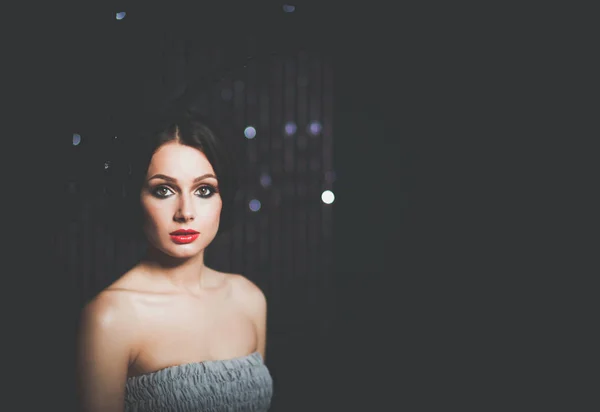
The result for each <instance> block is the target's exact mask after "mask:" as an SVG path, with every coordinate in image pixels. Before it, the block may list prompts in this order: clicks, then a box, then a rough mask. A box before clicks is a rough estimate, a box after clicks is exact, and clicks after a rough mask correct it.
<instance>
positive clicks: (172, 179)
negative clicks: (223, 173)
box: [148, 173, 218, 183]
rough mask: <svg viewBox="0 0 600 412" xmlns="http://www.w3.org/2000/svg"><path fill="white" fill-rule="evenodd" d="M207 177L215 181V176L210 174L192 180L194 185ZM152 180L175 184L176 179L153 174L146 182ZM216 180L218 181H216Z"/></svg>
mask: <svg viewBox="0 0 600 412" xmlns="http://www.w3.org/2000/svg"><path fill="white" fill-rule="evenodd" d="M207 177H212V178H213V179H217V176H215V175H213V174H212V173H206V174H204V175H202V176H198V177H197V178H195V179H194V183H196V182H199V181H201V180H204V179H206V178H207ZM152 179H163V180H166V181H168V182H173V183H176V182H177V179H175V178H173V177H170V176H167V175H163V174H160V173H159V174H155V175H154V176H152V177H151V178H150V179H148V181H150V180H152ZM217 180H218V179H217Z"/></svg>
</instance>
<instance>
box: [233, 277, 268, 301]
mask: <svg viewBox="0 0 600 412" xmlns="http://www.w3.org/2000/svg"><path fill="white" fill-rule="evenodd" d="M228 278H229V282H230V284H231V286H232V292H233V294H234V296H235V297H236V299H239V300H240V301H241V302H243V303H245V304H249V305H251V306H257V307H258V308H259V309H262V308H263V307H265V306H266V297H265V294H264V293H263V291H262V290H261V289H260V288H259V287H258V286H257V285H256V284H255V283H254V282H252V281H251V280H250V279H248V278H247V277H245V276H244V275H241V274H228Z"/></svg>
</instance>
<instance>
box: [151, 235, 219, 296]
mask: <svg viewBox="0 0 600 412" xmlns="http://www.w3.org/2000/svg"><path fill="white" fill-rule="evenodd" d="M140 265H141V266H142V267H143V268H144V271H145V272H147V273H148V274H150V275H151V276H152V277H153V278H155V279H156V280H164V281H166V283H168V284H171V285H172V286H175V287H176V288H177V289H182V290H187V291H196V290H198V289H200V288H202V287H203V286H204V283H206V281H207V279H206V278H207V272H208V271H209V270H210V269H209V268H207V267H206V265H205V264H204V251H202V252H200V253H199V254H198V255H196V256H194V257H191V258H186V259H180V258H174V257H172V256H169V255H167V254H165V253H163V252H162V251H160V250H157V249H155V248H154V247H152V246H149V247H148V249H147V251H146V254H145V256H144V257H143V258H142V260H141V262H140Z"/></svg>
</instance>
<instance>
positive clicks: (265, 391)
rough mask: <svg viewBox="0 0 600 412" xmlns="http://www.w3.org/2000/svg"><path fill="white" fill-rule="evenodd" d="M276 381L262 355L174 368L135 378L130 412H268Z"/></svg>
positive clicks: (129, 390) (128, 394) (129, 389)
mask: <svg viewBox="0 0 600 412" xmlns="http://www.w3.org/2000/svg"><path fill="white" fill-rule="evenodd" d="M272 395H273V380H272V378H271V375H270V373H269V371H268V369H267V367H266V365H265V364H264V362H263V359H262V356H261V355H260V353H259V352H254V353H252V354H250V355H247V356H243V357H239V358H233V359H226V360H214V361H204V362H196V363H187V364H184V365H177V366H170V367H168V368H165V369H161V370H158V371H156V372H152V373H148V374H144V375H140V376H134V377H131V378H129V379H128V380H127V384H126V387H125V411H127V412H166V411H177V412H192V411H193V412H199V411H202V412H263V411H264V412H266V411H267V410H268V409H269V406H270V404H271V398H272Z"/></svg>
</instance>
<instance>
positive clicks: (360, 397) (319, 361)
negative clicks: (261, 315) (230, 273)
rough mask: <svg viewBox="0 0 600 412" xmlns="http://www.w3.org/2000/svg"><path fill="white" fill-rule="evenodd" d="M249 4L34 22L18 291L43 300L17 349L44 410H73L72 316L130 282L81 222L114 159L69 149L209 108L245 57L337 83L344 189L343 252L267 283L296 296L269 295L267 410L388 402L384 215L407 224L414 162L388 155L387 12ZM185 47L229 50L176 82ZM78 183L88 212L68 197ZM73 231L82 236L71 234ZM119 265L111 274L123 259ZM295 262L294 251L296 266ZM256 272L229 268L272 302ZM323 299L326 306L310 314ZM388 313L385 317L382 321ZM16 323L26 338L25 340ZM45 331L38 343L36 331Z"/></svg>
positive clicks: (339, 171)
mask: <svg viewBox="0 0 600 412" xmlns="http://www.w3.org/2000/svg"><path fill="white" fill-rule="evenodd" d="M255 3H256V4H252V3H243V4H237V3H233V2H221V3H219V5H216V6H214V5H205V6H201V7H191V6H190V7H180V8H170V9H168V10H167V9H164V8H163V7H156V8H154V7H151V6H147V7H141V8H138V9H137V10H136V9H128V8H127V7H126V8H124V9H123V10H124V11H126V12H127V16H126V17H125V19H123V20H122V21H117V20H115V18H114V14H115V12H117V11H121V9H120V8H119V7H116V6H115V7H116V8H115V7H113V5H105V6H101V7H100V6H98V7H87V6H86V7H82V6H72V7H65V8H58V9H51V8H49V9H48V10H44V11H42V10H40V9H37V11H36V13H35V16H34V17H35V18H32V19H30V20H29V21H28V23H29V25H27V26H25V27H27V28H29V27H31V30H30V31H27V30H26V31H27V33H26V35H27V36H30V41H31V43H32V44H33V46H32V47H30V49H29V50H30V52H31V54H32V56H31V57H30V59H31V64H30V65H27V67H28V72H27V74H25V73H21V75H24V74H25V76H26V77H28V81H29V83H28V87H27V89H26V90H27V91H28V97H27V98H26V99H24V101H25V102H27V103H28V104H29V105H30V106H36V107H37V109H33V108H32V109H31V112H30V113H26V114H25V116H24V118H25V121H24V122H22V123H20V124H22V125H24V128H25V129H27V135H28V136H29V142H28V143H26V144H25V146H27V145H29V147H30V148H35V149H34V150H33V152H34V153H30V154H29V159H30V162H31V163H32V164H33V166H32V167H31V168H32V172H33V171H34V172H33V173H34V175H35V176H38V177H37V179H40V180H43V182H41V186H38V187H39V188H38V189H37V191H36V192H35V193H32V190H31V188H30V186H27V185H22V186H21V187H24V188H25V189H26V190H25V191H26V192H27V193H26V194H29V195H33V198H32V202H31V203H29V202H27V210H29V207H31V210H32V212H31V213H32V216H35V218H34V221H35V223H34V226H37V227H38V231H39V232H41V233H42V234H41V235H40V238H39V239H38V242H39V243H38V244H39V247H40V249H41V252H40V253H36V254H35V258H33V257H32V256H31V255H28V252H27V251H24V250H21V252H23V255H24V256H23V261H26V263H27V265H24V266H23V272H24V273H26V275H25V276H26V277H25V278H23V279H21V280H23V281H25V283H26V284H27V283H28V282H30V281H31V282H32V283H33V284H35V285H36V287H35V296H36V297H33V292H32V293H31V294H30V295H29V297H28V299H29V301H33V302H35V304H33V305H26V307H27V311H28V316H27V317H31V318H32V319H33V320H32V321H31V322H30V323H29V326H28V327H27V329H28V330H29V332H30V333H32V334H33V335H32V336H33V337H32V338H30V339H25V338H23V340H22V341H21V342H20V344H19V342H17V341H15V342H13V343H14V344H15V345H16V346H20V349H21V350H25V351H26V352H27V356H26V357H25V359H27V362H28V363H29V362H31V364H32V365H35V364H37V365H39V368H38V369H37V370H38V374H39V376H40V379H43V380H44V381H45V382H46V384H45V388H44V390H43V392H44V396H43V398H44V399H46V402H47V404H52V405H63V404H64V405H65V407H62V406H61V407H60V409H61V410H68V408H70V407H72V405H73V404H72V401H73V398H72V395H73V392H72V391H73V376H72V366H73V365H72V360H73V359H72V355H73V354H74V346H73V343H74V342H73V340H72V339H70V337H72V336H73V326H74V324H75V322H76V316H77V311H78V309H79V308H80V307H81V305H82V303H83V302H84V301H85V300H86V299H89V298H90V297H91V296H92V295H93V294H94V292H97V291H98V290H99V288H100V286H102V285H105V284H106V283H107V281H108V280H109V279H110V278H111V277H112V276H114V273H112V272H110V270H109V268H113V269H114V268H115V267H120V266H119V265H118V264H117V265H115V264H112V266H111V264H108V263H107V259H111V258H110V257H107V258H105V259H103V257H104V256H105V251H103V250H102V244H103V242H99V241H98V240H97V239H98V237H97V236H105V234H104V232H102V234H98V232H97V231H95V230H96V229H97V228H98V227H100V226H101V224H99V223H97V221H100V220H101V218H100V217H98V216H96V215H95V212H93V213H92V214H91V216H92V217H90V214H89V213H88V214H85V213H83V215H82V210H84V209H85V208H86V207H88V206H86V205H88V203H89V202H90V201H93V202H95V204H98V203H102V201H101V200H99V199H101V198H102V195H103V193H104V191H105V190H106V188H107V187H108V188H109V189H110V187H111V186H110V185H111V180H110V178H107V177H106V175H105V174H103V173H102V172H100V170H101V168H98V169H94V167H93V165H94V164H95V163H98V161H99V160H100V159H101V158H102V156H103V155H105V154H106V155H108V154H110V153H111V150H113V149H114V148H110V147H108V146H107V144H104V143H95V144H94V146H93V147H92V149H91V150H90V149H88V151H87V152H82V153H84V154H83V155H82V156H81V157H79V158H77V156H74V155H73V151H72V149H73V146H72V143H71V136H72V134H73V133H74V132H75V131H76V130H84V131H86V132H82V133H81V135H82V139H86V137H87V138H88V141H89V139H90V137H89V136H94V137H93V138H94V139H97V141H98V142H99V141H101V139H102V136H106V135H110V134H111V133H113V132H114V131H116V132H118V133H120V132H121V131H123V135H125V134H126V132H125V130H127V127H130V126H129V125H130V124H135V121H139V119H140V118H143V115H144V114H145V113H146V112H148V111H152V110H156V109H157V108H160V107H161V105H163V104H164V103H165V102H167V101H169V100H170V99H172V98H173V97H174V96H175V95H176V94H177V90H175V89H177V87H179V86H180V85H181V84H184V85H185V86H187V87H188V88H190V89H192V91H197V92H198V93H200V94H201V93H202V92H203V90H205V89H207V88H210V87H212V86H210V85H211V84H213V83H218V82H219V80H220V79H222V78H227V77H228V76H229V77H230V78H234V79H235V76H243V75H244V74H243V72H244V70H245V68H244V65H246V64H248V65H251V64H252V63H247V62H246V60H247V57H248V55H249V54H250V55H251V56H252V57H256V58H255V59H254V60H255V61H260V59H261V58H262V59H263V61H264V60H265V59H266V58H267V57H268V56H282V58H284V59H285V58H287V57H291V58H292V59H295V58H296V56H297V54H298V53H299V52H301V51H306V52H307V53H308V54H310V55H312V56H316V58H317V59H318V61H319V62H321V63H320V64H321V67H323V68H325V67H326V65H327V67H328V70H330V71H331V73H333V84H331V85H330V87H329V92H330V93H331V95H332V97H333V105H332V106H331V107H330V109H331V111H330V112H329V113H328V114H327V116H326V118H324V120H323V124H324V126H326V125H327V124H329V127H332V130H333V134H332V135H331V137H332V142H333V146H332V147H333V153H332V154H331V157H330V159H329V161H332V162H333V163H332V165H333V169H334V171H335V175H336V180H335V181H334V182H333V184H332V186H331V189H332V190H333V191H334V193H335V195H336V202H335V203H334V205H332V206H333V213H331V214H330V218H329V220H325V217H323V221H322V222H323V225H324V227H325V228H328V230H329V231H331V233H332V234H333V235H332V236H333V237H332V238H331V239H329V241H328V242H327V241H325V243H324V244H323V245H324V247H320V248H318V254H317V256H318V257H319V259H320V260H318V261H317V263H314V265H313V266H308V267H307V266H305V270H306V272H304V273H303V272H302V271H301V270H300V271H298V272H297V273H296V275H295V277H293V278H289V274H286V273H284V274H282V275H280V274H277V273H275V272H276V271H275V269H273V268H271V269H270V271H271V272H272V273H269V275H268V276H270V277H272V278H273V277H275V276H278V275H279V276H288V278H289V281H290V282H288V286H287V288H285V287H284V286H285V282H283V285H282V286H281V287H280V289H273V288H271V289H270V291H268V293H267V296H268V299H269V302H270V307H269V325H270V329H269V345H270V347H269V349H268V352H269V355H268V361H269V367H270V369H271V370H272V373H273V375H274V379H275V385H276V389H275V398H274V400H273V410H277V411H293V410H337V409H346V408H350V407H359V406H361V407H365V408H366V407H369V408H370V407H373V406H374V405H375V404H377V403H378V402H383V400H384V397H380V396H376V398H375V399H373V398H372V396H371V389H370V386H371V384H372V383H373V380H372V375H373V374H376V373H379V372H378V370H379V366H380V365H381V362H387V363H388V364H389V365H390V367H393V366H392V365H393V362H392V361H393V358H394V356H395V355H394V354H386V353H384V351H387V350H389V349H391V348H387V346H388V345H389V343H390V341H389V338H387V336H388V335H393V334H394V333H395V332H396V327H397V326H395V325H394V324H389V322H390V319H392V320H393V318H394V317H395V315H394V313H392V312H393V311H394V310H395V308H393V307H388V305H387V303H386V302H390V301H388V300H387V299H388V298H389V297H388V293H387V291H385V292H384V291H382V284H383V282H385V281H386V279H388V280H389V279H390V278H391V279H393V278H395V277H397V276H398V274H399V267H398V266H396V267H394V266H391V267H387V268H386V265H385V262H384V247H385V245H386V244H388V245H389V244H391V245H392V246H393V249H394V256H395V258H400V256H401V254H402V251H401V247H400V242H401V239H402V235H400V234H399V233H397V232H396V233H394V230H392V225H391V223H392V222H393V221H390V220H387V221H384V219H385V217H386V216H387V215H388V214H389V213H390V212H393V213H395V214H396V216H402V214H403V213H404V211H405V209H406V205H407V202H408V197H409V194H408V191H409V190H410V189H409V186H410V183H409V181H408V180H409V179H406V178H405V179H400V180H399V177H398V176H399V175H398V172H399V171H400V167H405V168H406V163H408V162H410V161H411V155H410V153H408V152H406V151H404V152H400V151H399V152H394V153H389V151H388V150H387V146H386V142H387V141H388V138H389V136H390V133H391V132H392V129H391V128H390V127H389V126H388V124H387V123H386V119H385V117H386V115H387V112H389V111H390V108H392V107H393V106H386V104H385V103H384V102H385V101H386V100H391V101H392V102H393V101H394V100H395V99H396V98H398V97H399V96H398V95H397V93H398V92H397V91H396V89H395V88H394V82H393V81H391V82H390V81H387V80H386V76H390V74H391V75H393V71H394V70H392V67H391V66H390V63H391V62H392V61H393V60H394V58H395V49H394V47H395V46H394V42H395V38H394V37H393V34H392V30H390V28H389V27H385V26H379V27H376V28H375V29H371V28H369V29H367V26H369V25H371V24H373V22H374V20H376V18H377V16H380V15H382V13H384V12H385V10H383V9H378V8H374V9H373V10H372V11H371V12H368V13H366V14H364V10H363V9H362V8H351V7H349V6H347V5H346V6H333V5H331V6H327V7H325V6H321V5H317V4H316V3H314V4H311V3H309V2H306V3H304V4H302V3H295V6H296V10H295V11H294V13H288V14H286V13H283V11H282V9H281V6H282V5H281V4H278V3H276V2H264V3H261V4H258V2H255ZM44 14H45V16H44ZM26 20H27V19H26ZM24 37H25V35H24ZM171 40H172V41H173V43H175V45H173V44H170V43H169V42H170V41H171ZM182 41H183V42H184V43H185V42H186V41H188V42H191V43H193V44H192V45H189V44H188V45H187V47H199V48H203V47H204V48H211V49H213V50H219V52H220V53H221V57H220V64H218V65H217V64H215V65H214V66H216V67H212V66H211V62H210V61H207V62H205V63H201V64H200V66H201V67H202V68H203V70H204V72H199V73H198V74H197V75H194V76H192V77H186V78H185V79H183V81H182V79H180V78H178V77H177V76H178V74H177V73H176V72H173V71H172V70H173V67H176V66H177V65H173V64H172V62H171V59H178V58H180V56H178V53H180V50H178V49H177V47H178V45H180V44H181V43H182ZM248 44H250V46H249V47H250V48H251V50H248V48H247V47H248V46H247V45H248ZM249 52H250V53H249ZM264 56H267V57H264ZM232 73H233V74H232ZM240 73H241V74H240ZM186 75H187V76H189V73H186ZM196 76H197V77H196ZM207 85H208V86H207ZM30 89H31V92H29V90H30ZM34 101H35V102H37V104H33V103H32V102H34ZM209 101H210V100H209ZM209 106H210V104H209ZM323 106H325V105H323ZM82 145H83V143H82ZM88 147H89V146H88ZM25 149H27V147H26V148H25ZM322 156H323V159H324V161H325V160H327V159H326V155H325V154H323V155H322ZM34 159H35V160H34ZM117 160H118V159H117ZM117 164H118V161H116V162H115V161H113V163H112V164H111V165H112V166H111V167H114V168H115V170H116V165H117ZM38 168H39V171H38ZM114 179H115V178H113V180H112V181H114ZM72 181H76V182H77V184H78V187H79V188H80V189H81V193H82V194H81V196H73V195H72V194H71V193H70V192H69V190H70V187H71V186H69V182H72ZM99 194H100V196H99ZM390 195H391V196H390ZM389 197H391V198H392V201H393V202H394V203H393V207H391V208H390V207H389V204H386V201H388V198H389ZM27 198H29V197H27ZM40 199H44V201H43V202H42V203H40ZM85 199H87V200H85ZM86 202H88V203H86ZM23 203H25V202H23ZM21 206H23V204H21ZM319 207H320V208H323V206H322V205H321V206H319ZM89 209H90V208H89V207H88V209H86V210H89ZM20 210H21V212H20V213H21V214H24V213H25V212H24V210H25V209H24V208H22V209H20ZM91 210H92V211H96V209H94V207H92V208H91ZM297 210H299V211H302V210H303V209H302V207H301V206H300V207H298V208H297ZM98 213H100V212H98ZM323 216H325V215H323ZM94 219H95V221H94ZM70 227H79V230H75V232H72V231H70V229H68V228H70ZM42 228H43V230H40V229H42ZM46 228H47V229H46ZM82 228H83V229H82ZM284 229H285V228H284ZM86 231H87V232H86ZM73 233H79V235H77V236H75V237H73V236H74V235H73ZM85 233H87V234H85ZM390 233H391V234H392V237H391V240H388V239H386V237H387V236H389V234H390ZM82 236H83V237H82ZM103 239H104V238H103ZM326 240H327V239H326ZM390 242H391V243H390ZM328 245H329V246H328ZM69 250H70V251H71V252H69V253H67V252H65V251H69ZM121 254H122V253H121ZM117 255H118V253H117ZM296 255H297V256H296V259H298V257H300V258H302V255H298V254H297V253H296ZM86 256H88V257H89V259H86V258H85V257H86ZM111 256H113V259H114V256H115V254H114V253H113V255H111ZM132 256H133V255H132ZM293 258H294V252H293V251H292V254H291V255H289V258H288V259H293ZM125 261H127V259H125ZM218 262H219V260H218V259H217V263H218ZM286 262H287V261H283V262H282V267H287V266H285V265H286V264H288V263H286ZM319 262H320V263H319ZM327 262H330V263H327ZM37 265H39V266H37ZM99 265H104V269H101V268H99ZM123 265H125V266H126V263H121V266H123ZM246 265H247V266H248V270H246V266H243V265H242V266H238V267H236V263H233V268H234V269H239V268H241V269H244V271H245V272H246V274H247V275H249V277H250V278H251V279H252V280H254V281H255V282H257V283H258V284H259V285H260V286H261V287H263V289H264V288H265V287H269V286H271V283H272V282H271V283H270V278H269V277H267V274H264V273H262V274H261V272H260V271H258V270H257V269H256V268H253V267H252V264H251V262H250V263H246ZM29 266H31V269H29ZM312 268H314V269H315V270H312ZM105 269H106V270H105ZM252 270H254V271H255V272H252ZM103 271H106V273H104V272H103ZM80 272H81V273H80ZM38 277H39V280H38ZM27 279H29V280H27ZM34 279H35V282H34V281H33V280H34ZM284 279H285V278H284ZM313 279H314V282H313V283H311V282H312V280H313ZM303 280H307V281H308V282H306V281H304V282H303ZM315 282H316V283H315ZM307 284H308V286H307ZM290 285H291V286H290ZM310 285H313V286H310ZM317 285H320V286H317ZM311 288H312V289H311ZM30 289H31V288H29V289H27V288H25V289H22V290H30ZM383 289H386V288H383ZM38 295H39V297H37V296H38ZM313 295H315V296H317V297H318V299H317V298H315V299H316V301H313V303H312V304H311V303H310V302H311V300H310V299H311V298H312V297H313ZM307 302H308V303H307ZM315 302H316V303H315ZM382 302H383V305H384V306H385V307H383V306H382V307H379V306H380V304H381V303H382ZM380 310H383V312H381V313H379V311H380ZM388 311H392V312H388ZM14 321H15V323H16V326H17V328H18V329H19V330H20V331H21V333H23V324H22V323H19V322H18V321H17V320H16V319H14ZM36 324H40V327H39V328H34V327H33V326H32V325H36ZM376 325H377V326H376ZM379 328H380V329H379ZM373 333H375V335H373ZM374 342H381V343H375V344H374ZM384 342H385V343H384ZM46 365H47V366H46ZM27 370H30V369H28V368H22V369H21V370H20V372H19V374H18V375H16V376H19V378H18V379H19V380H23V379H27V376H28V374H29V372H27ZM389 383H390V381H388V380H385V381H384V382H382V389H383V388H385V391H387V390H389V388H388V385H389ZM376 386H378V385H376ZM22 389H24V388H22ZM375 389H376V388H375ZM350 394H352V395H350ZM40 398H41V397H39V398H35V397H29V398H27V397H23V398H21V402H26V403H29V402H32V403H37V402H39V401H40V400H41V399H40Z"/></svg>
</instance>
